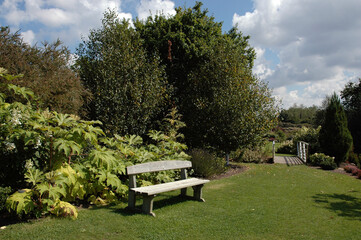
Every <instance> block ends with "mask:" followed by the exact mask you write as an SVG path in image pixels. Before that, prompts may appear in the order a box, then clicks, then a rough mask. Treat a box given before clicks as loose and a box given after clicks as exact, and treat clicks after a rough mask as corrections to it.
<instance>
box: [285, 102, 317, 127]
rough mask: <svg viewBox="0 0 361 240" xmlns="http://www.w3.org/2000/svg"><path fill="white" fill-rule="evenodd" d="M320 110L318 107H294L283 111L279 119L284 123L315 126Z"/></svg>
mask: <svg viewBox="0 0 361 240" xmlns="http://www.w3.org/2000/svg"><path fill="white" fill-rule="evenodd" d="M318 110H319V108H318V107H316V106H311V107H305V106H303V105H300V106H298V105H293V106H292V107H290V108H289V109H282V110H281V112H280V116H279V118H280V121H282V122H289V123H294V124H301V123H308V124H315V118H316V115H317V111H318Z"/></svg>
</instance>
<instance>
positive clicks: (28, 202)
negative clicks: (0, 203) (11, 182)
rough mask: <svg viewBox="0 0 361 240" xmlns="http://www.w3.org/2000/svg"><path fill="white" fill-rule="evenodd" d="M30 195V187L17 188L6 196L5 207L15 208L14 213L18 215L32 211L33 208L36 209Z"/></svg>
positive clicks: (31, 192) (31, 194)
mask: <svg viewBox="0 0 361 240" xmlns="http://www.w3.org/2000/svg"><path fill="white" fill-rule="evenodd" d="M32 197H33V191H32V190H31V189H22V190H19V191H17V192H15V193H13V194H12V195H11V196H10V197H8V199H7V200H6V207H7V208H8V209H12V210H15V212H16V214H18V215H19V216H21V215H22V214H29V213H32V212H33V211H34V209H36V205H35V203H34V202H33V199H32Z"/></svg>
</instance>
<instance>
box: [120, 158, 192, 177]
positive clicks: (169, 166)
mask: <svg viewBox="0 0 361 240" xmlns="http://www.w3.org/2000/svg"><path fill="white" fill-rule="evenodd" d="M190 167H192V162H191V161H181V160H171V161H157V162H148V163H141V164H137V165H134V166H129V167H127V173H128V175H133V174H139V173H148V172H158V171H165V170H173V169H182V168H190Z"/></svg>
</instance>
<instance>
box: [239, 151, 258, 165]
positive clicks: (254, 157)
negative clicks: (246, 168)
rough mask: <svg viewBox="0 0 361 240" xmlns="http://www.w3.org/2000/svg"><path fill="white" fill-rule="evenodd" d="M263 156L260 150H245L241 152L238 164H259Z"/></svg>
mask: <svg viewBox="0 0 361 240" xmlns="http://www.w3.org/2000/svg"><path fill="white" fill-rule="evenodd" d="M263 160H264V156H263V154H262V151H261V149H260V148H246V149H243V150H242V151H241V154H240V157H239V158H238V161H239V162H244V163H261V162H262V161H263Z"/></svg>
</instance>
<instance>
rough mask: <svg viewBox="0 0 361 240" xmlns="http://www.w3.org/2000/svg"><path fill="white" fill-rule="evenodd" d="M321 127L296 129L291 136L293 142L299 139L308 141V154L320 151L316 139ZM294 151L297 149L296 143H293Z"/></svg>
mask: <svg viewBox="0 0 361 240" xmlns="http://www.w3.org/2000/svg"><path fill="white" fill-rule="evenodd" d="M320 129H321V127H318V128H307V127H302V128H301V129H300V130H298V131H297V132H296V134H295V136H294V138H293V142H294V143H297V142H300V141H303V142H306V143H308V144H309V145H308V152H309V154H314V153H316V152H319V151H320V143H319V141H318V138H319V132H320ZM294 151H295V152H296V151H297V145H296V144H294Z"/></svg>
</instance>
